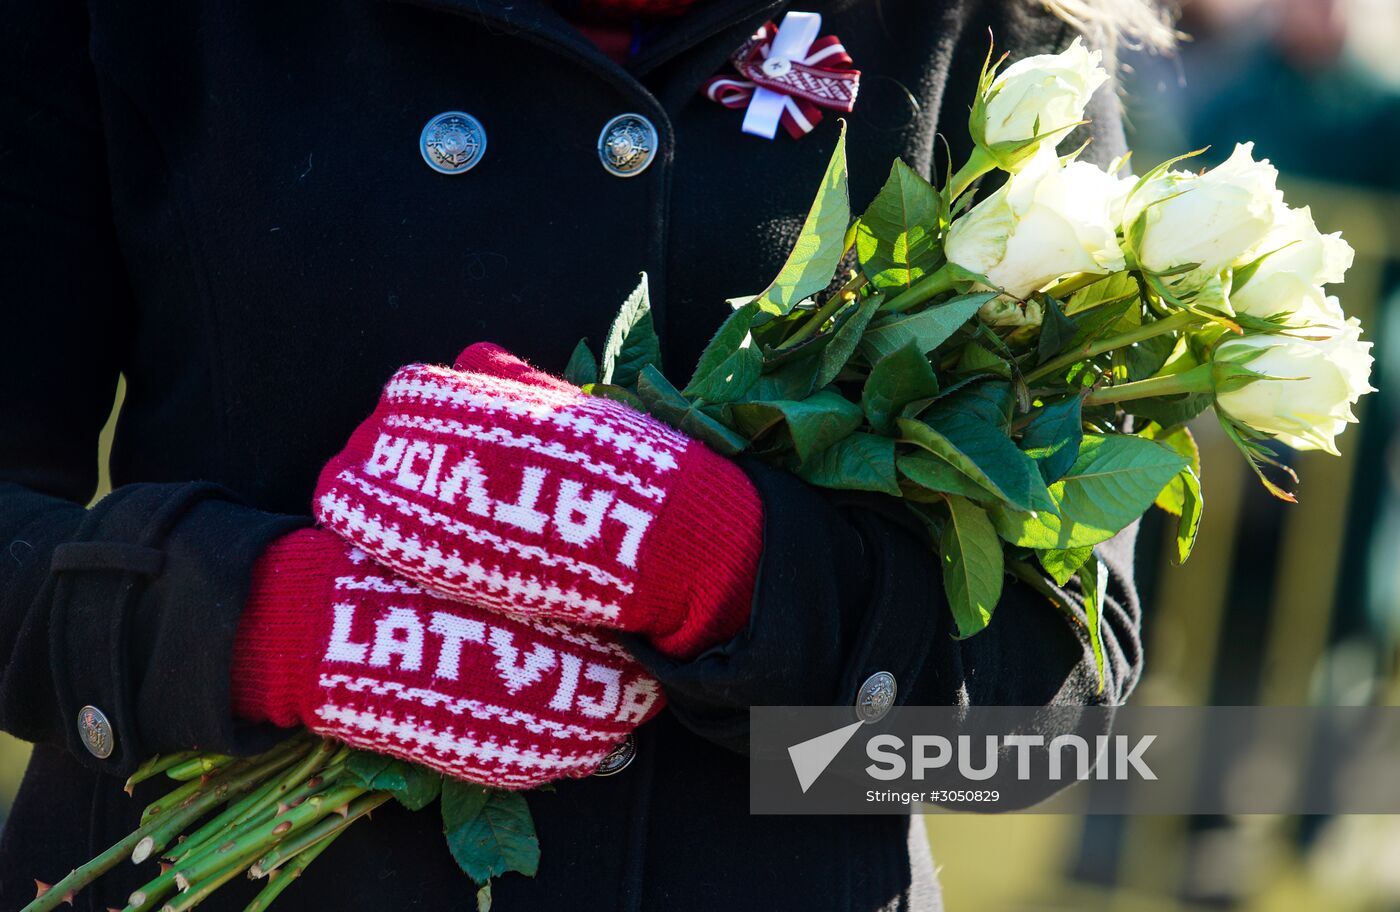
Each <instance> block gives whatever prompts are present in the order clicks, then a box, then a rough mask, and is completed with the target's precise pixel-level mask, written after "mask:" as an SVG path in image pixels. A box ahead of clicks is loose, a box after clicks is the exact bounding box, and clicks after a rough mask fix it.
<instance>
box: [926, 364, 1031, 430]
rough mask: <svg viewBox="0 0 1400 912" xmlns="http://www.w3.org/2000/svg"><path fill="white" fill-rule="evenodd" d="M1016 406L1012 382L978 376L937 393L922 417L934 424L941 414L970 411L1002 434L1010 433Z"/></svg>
mask: <svg viewBox="0 0 1400 912" xmlns="http://www.w3.org/2000/svg"><path fill="white" fill-rule="evenodd" d="M1015 407H1016V397H1015V395H1014V394H1013V393H1012V392H1011V384H1010V383H1007V382H1005V381H1003V380H994V379H990V378H987V377H978V378H975V379H973V380H972V381H971V382H970V383H964V384H962V385H960V386H959V387H957V388H956V389H955V388H953V387H949V388H948V389H946V390H944V394H943V395H940V396H938V397H937V401H936V402H935V403H934V404H933V407H932V408H930V409H929V410H928V414H927V415H926V416H925V420H927V421H929V422H930V423H933V424H936V423H937V422H938V421H940V420H943V419H944V418H951V417H953V416H956V415H970V416H972V417H974V418H980V419H981V420H983V421H985V422H987V423H988V424H990V425H991V426H992V427H994V428H996V429H998V430H999V431H1001V433H1002V434H1003V435H1009V434H1010V433H1011V415H1012V410H1013V409H1014V408H1015Z"/></svg>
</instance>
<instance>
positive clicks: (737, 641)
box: [631, 462, 1142, 752]
mask: <svg viewBox="0 0 1400 912" xmlns="http://www.w3.org/2000/svg"><path fill="white" fill-rule="evenodd" d="M745 467H746V468H747V469H748V471H749V473H750V477H751V478H752V479H753V481H754V484H755V485H756V486H757V487H758V489H759V491H760V493H761V494H762V495H763V500H764V505H765V518H764V551H763V558H762V560H761V562H760V565H759V576H758V583H757V586H756V588H755V594H754V601H753V613H752V615H751V616H750V620H749V626H748V628H747V629H746V630H745V631H743V632H742V633H741V634H740V635H739V636H737V637H735V638H734V639H733V640H731V641H729V642H727V643H724V644H722V645H720V646H716V647H714V648H712V649H710V650H708V651H707V652H704V653H702V654H701V655H699V656H697V657H696V658H695V659H694V660H692V661H689V662H677V661H673V660H670V659H667V658H666V657H665V656H663V655H661V654H660V653H657V652H656V651H655V650H653V649H651V648H650V647H648V646H647V645H646V644H645V643H643V642H640V641H634V642H633V643H632V644H631V645H632V646H633V648H634V649H635V651H636V652H637V653H638V655H639V656H640V657H641V659H642V660H643V662H644V663H645V664H647V665H648V666H649V667H650V668H651V669H652V671H653V673H655V674H656V676H657V677H658V678H659V679H660V680H661V682H662V684H663V685H664V686H665V688H666V692H667V696H668V698H669V701H670V707H671V709H672V710H673V711H674V712H675V713H676V714H677V715H678V716H679V718H680V719H681V721H682V722H683V723H685V724H686V725H687V726H688V727H689V728H691V729H692V730H693V731H695V732H697V733H698V734H700V735H702V736H704V737H706V738H708V739H710V740H712V741H715V742H717V743H720V744H722V745H724V746H726V747H729V748H732V749H734V750H737V751H741V752H743V751H746V750H747V747H748V709H749V707H750V706H752V705H768V706H839V705H850V706H853V705H854V703H855V700H856V696H857V693H858V692H859V690H860V686H861V684H863V683H864V682H865V680H866V679H867V678H868V677H869V676H870V675H872V674H874V673H875V672H878V671H885V672H889V673H890V674H891V675H893V676H894V679H895V683H896V687H897V693H896V697H895V702H896V704H898V705H917V706H1048V705H1063V706H1088V705H1096V704H1105V705H1116V704H1118V703H1121V702H1122V701H1123V700H1124V699H1126V698H1127V696H1128V694H1129V693H1130V692H1131V691H1132V689H1133V686H1134V685H1135V684H1136V683H1137V679H1138V675H1139V673H1140V671H1141V667H1142V651H1141V646H1140V642H1139V629H1140V626H1141V614H1140V608H1139V604H1138V598H1137V592H1136V590H1135V588H1134V585H1133V545H1134V541H1135V539H1136V536H1137V526H1136V524H1134V525H1132V526H1129V527H1128V528H1127V529H1125V530H1124V531H1123V532H1120V533H1119V534H1118V535H1117V536H1116V537H1115V538H1113V539H1111V540H1109V541H1108V542H1105V543H1104V544H1102V545H1099V546H1098V547H1097V549H1096V551H1097V553H1098V555H1099V557H1100V559H1101V560H1102V561H1103V563H1104V565H1105V566H1106V567H1107V569H1108V575H1109V583H1108V589H1107V594H1106V597H1105V600H1104V606H1103V640H1104V650H1105V664H1106V669H1105V672H1106V674H1105V682H1104V687H1103V689H1102V691H1100V690H1099V687H1098V675H1097V671H1096V669H1095V662H1094V657H1093V652H1092V650H1091V649H1090V646H1089V639H1088V633H1087V631H1088V627H1087V624H1086V619H1085V615H1084V610H1083V598H1082V596H1081V595H1080V594H1079V593H1078V592H1077V591H1075V590H1073V589H1056V590H1055V591H1057V593H1058V595H1059V596H1060V598H1061V600H1062V601H1063V602H1064V603H1066V604H1068V605H1069V606H1071V609H1072V610H1071V613H1070V615H1068V616H1067V615H1066V613H1065V612H1064V611H1063V610H1062V609H1061V608H1060V607H1058V606H1056V605H1055V604H1054V603H1052V602H1051V601H1050V599H1048V598H1047V597H1046V596H1045V595H1043V594H1041V593H1040V592H1037V591H1036V590H1035V589H1033V588H1031V587H1030V586H1029V585H1027V584H1025V583H1022V582H1018V581H1015V580H1013V579H1010V578H1008V579H1007V581H1006V585H1005V587H1004V589H1003V590H1002V596H1001V602H1000V603H999V604H998V606H997V609H996V612H995V613H994V614H993V615H992V620H991V623H989V624H988V626H987V628H986V629H985V630H983V631H982V632H981V633H978V634H977V635H975V636H972V637H969V638H967V639H961V640H960V639H958V638H957V629H956V627H955V626H954V623H953V619H952V614H951V612H950V611H949V610H948V605H947V602H946V600H945V599H944V596H943V584H942V577H941V575H940V571H939V566H938V562H937V560H936V558H935V557H934V555H933V554H931V553H930V551H929V548H928V544H927V542H926V541H925V540H924V539H923V538H922V537H921V535H920V533H919V532H918V531H917V530H915V529H912V528H910V527H909V526H908V525H907V524H906V523H905V522H904V521H903V519H902V517H900V516H899V515H898V511H899V510H900V507H899V505H898V504H894V505H892V508H891V505H888V504H886V505H881V504H878V503H875V502H873V501H869V500H864V499H861V500H854V499H846V498H830V497H828V496H827V495H826V494H824V493H822V492H819V491H817V490H815V489H813V488H811V487H809V486H807V485H806V484H804V483H803V482H801V481H799V480H797V479H795V478H793V477H792V476H790V475H787V474H786V473H783V472H779V471H776V470H773V469H770V468H767V467H766V466H762V465H759V464H757V463H753V462H748V463H746V464H745ZM1046 585H1047V586H1050V587H1051V588H1052V589H1054V588H1055V587H1054V586H1053V584H1052V583H1050V581H1049V580H1046ZM853 718H854V717H853Z"/></svg>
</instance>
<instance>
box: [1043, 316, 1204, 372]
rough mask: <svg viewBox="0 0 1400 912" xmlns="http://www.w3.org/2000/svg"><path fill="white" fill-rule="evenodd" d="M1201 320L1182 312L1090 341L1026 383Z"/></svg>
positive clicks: (1187, 326)
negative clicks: (1115, 334)
mask: <svg viewBox="0 0 1400 912" xmlns="http://www.w3.org/2000/svg"><path fill="white" fill-rule="evenodd" d="M1201 321H1202V318H1201V317H1198V316H1197V315H1196V314H1193V313H1191V311H1189V310H1179V311H1177V312H1176V313H1174V314H1172V315H1171V316H1169V317H1163V318H1162V319H1160V320H1152V321H1151V322H1148V323H1144V324H1142V325H1141V326H1139V327H1138V328H1137V329H1133V330H1129V331H1128V332H1125V333H1123V334H1121V335H1117V336H1110V337H1109V338H1107V339H1100V340H1098V341H1097V342H1086V343H1084V344H1083V345H1081V346H1079V347H1078V348H1075V349H1073V350H1072V351H1067V352H1065V353H1064V354H1062V355H1060V356H1058V357H1055V358H1051V359H1050V360H1049V361H1046V362H1045V363H1044V364H1042V365H1040V367H1037V368H1036V369H1035V370H1033V371H1031V372H1029V373H1027V374H1026V375H1025V377H1024V380H1025V381H1026V383H1034V382H1035V381H1036V380H1040V379H1042V378H1044V377H1050V376H1053V375H1054V374H1057V373H1059V372H1060V371H1062V370H1064V369H1065V368H1067V367H1070V366H1071V365H1074V364H1077V363H1079V362H1080V361H1083V360H1084V359H1085V358H1092V357H1094V356H1095V355H1101V354H1103V353H1104V352H1107V351H1113V350H1114V349H1115V348H1124V347H1126V346H1128V345H1133V344H1136V343H1138V342H1142V341H1143V340H1145V339H1151V338H1153V337H1154V336H1160V335H1163V334H1165V333H1169V332H1176V331H1177V330H1181V329H1187V328H1189V327H1191V326H1194V325H1196V324H1197V323H1200V322H1201Z"/></svg>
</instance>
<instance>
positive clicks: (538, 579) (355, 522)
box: [314, 344, 763, 657]
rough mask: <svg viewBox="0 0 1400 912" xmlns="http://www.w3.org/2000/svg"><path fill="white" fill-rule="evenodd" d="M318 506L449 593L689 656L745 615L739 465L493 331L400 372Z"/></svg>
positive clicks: (739, 624)
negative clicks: (547, 369)
mask: <svg viewBox="0 0 1400 912" xmlns="http://www.w3.org/2000/svg"><path fill="white" fill-rule="evenodd" d="M314 507H315V512H316V515H317V516H318V517H319V518H320V520H321V522H323V523H324V524H325V525H326V526H327V527H328V528H330V529H332V530H334V531H336V532H338V533H340V534H341V535H343V536H344V537H345V538H346V539H348V540H350V541H351V542H353V543H354V544H356V545H358V546H359V547H360V548H363V549H364V550H365V551H366V552H368V553H369V554H371V555H373V556H374V557H375V558H376V559H377V560H379V561H380V562H382V563H384V564H386V565H388V566H390V567H393V568H394V569H395V570H398V571H399V572H400V573H402V574H404V575H405V576H407V577H410V578H411V579H414V580H417V581H418V582H420V583H422V584H423V585H425V586H428V587H431V588H432V589H434V590H437V591H439V592H442V593H444V594H446V595H448V596H450V597H452V598H458V599H461V600H463V601H466V602H470V603H472V604H476V605H484V606H488V607H492V608H496V609H499V610H501V611H504V612H509V613H512V614H516V615H530V616H543V617H553V618H559V619H564V620H569V621H577V622H580V623H586V624H598V625H603V626H609V627H617V628H621V629H623V630H631V631H639V632H641V633H645V634H646V635H647V636H649V637H650V638H651V640H652V641H653V642H654V643H655V644H656V645H657V647H658V648H659V649H661V650H663V651H665V652H667V653H669V654H671V655H673V656H679V657H688V656H691V655H693V654H695V653H697V652H699V651H700V650H701V649H704V648H705V647H707V646H710V645H712V644H715V643H718V642H722V641H724V640H726V639H728V638H730V637H732V636H733V635H734V634H736V633H737V632H738V631H739V630H741V629H742V628H743V626H744V625H745V624H746V623H747V622H748V614H749V602H750V600H751V598H752V592H753V583H754V576H755V573H756V572H757V565H758V557H759V552H760V550H761V547H762V541H761V539H762V519H763V513H762V505H761V503H760V501H759V499H758V495H757V493H756V492H755V491H754V488H753V486H752V484H751V483H750V482H749V480H748V477H747V476H746V475H744V473H743V471H742V470H740V469H739V468H738V467H737V466H735V465H734V464H733V463H731V462H730V461H728V460H727V459H724V458H723V457H721V456H719V455H717V454H715V453H714V452H712V451H711V450H710V449H708V448H707V447H705V446H704V445H703V444H701V443H698V442H696V441H694V440H691V439H689V438H687V437H685V436H684V435H682V434H679V433H677V432H676V431H674V430H671V429H670V428H668V427H666V426H665V425H663V424H661V423H660V422H659V421H656V420H654V419H652V418H651V417H649V416H647V415H643V414H641V413H640V412H637V411H635V410H633V409H631V408H629V407H627V406H626V405H623V404H622V403H620V402H616V401H614V400H611V399H602V398H597V397H594V396H588V395H586V394H584V393H583V392H582V391H581V390H579V389H578V388H577V387H575V386H573V385H571V384H568V383H565V382H564V381H563V380H559V379H557V378H555V377H551V376H549V375H548V374H544V373H541V372H539V371H537V370H535V369H534V368H531V367H530V366H529V365H527V364H525V363H524V362H523V361H521V360H519V359H518V358H516V357H514V356H513V355H511V354H509V353H507V352H506V351H504V350H503V349H500V348H498V347H496V346H494V345H486V344H481V345H473V346H472V347H470V348H468V349H467V350H466V351H464V352H463V353H462V354H461V356H460V357H459V358H458V359H457V365H456V368H455V369H448V368H445V367H432V366H428V365H423V364H413V365H409V366H408V367H405V368H402V369H400V370H399V371H398V373H396V374H395V375H394V376H393V378H392V379H391V380H390V381H389V385H388V386H387V387H385V389H384V394H383V395H382V396H381V397H380V400H379V405H378V407H377V408H376V409H375V411H374V414H373V415H371V416H370V417H369V419H368V420H366V421H365V422H364V423H363V424H361V425H360V427H359V428H358V429H357V430H356V431H355V433H354V435H353V436H352V437H351V438H350V442H349V443H348V444H347V445H346V447H345V449H344V450H342V451H341V452H340V453H339V454H338V455H337V456H336V457H335V458H334V459H332V460H331V461H330V462H329V463H328V464H327V465H326V467H325V469H324V470H322V472H321V478H320V483H319V484H318V485H317V487H316V497H315V503H314Z"/></svg>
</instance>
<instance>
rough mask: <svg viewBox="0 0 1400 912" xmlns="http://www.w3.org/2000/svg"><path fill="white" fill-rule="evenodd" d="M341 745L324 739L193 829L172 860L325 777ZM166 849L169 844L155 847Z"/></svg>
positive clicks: (182, 856)
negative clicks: (285, 770) (297, 787)
mask: <svg viewBox="0 0 1400 912" xmlns="http://www.w3.org/2000/svg"><path fill="white" fill-rule="evenodd" d="M336 749H337V745H335V744H334V743H333V742H330V741H323V742H321V744H320V745H318V746H317V747H315V748H314V749H312V751H311V753H309V754H307V755H306V757H304V758H303V759H302V761H301V762H300V763H298V764H297V765H296V767H294V768H293V769H292V770H291V771H290V772H289V773H286V774H284V775H282V776H279V777H278V778H276V779H272V780H271V781H269V782H267V783H266V784H265V785H263V786H262V787H261V788H259V789H258V790H256V791H255V792H253V793H252V794H251V795H249V796H248V797H246V798H244V799H243V800H242V801H239V802H237V803H235V804H232V805H230V806H229V807H228V809H227V810H225V811H224V812H223V813H222V814H220V815H219V816H217V817H215V818H214V819H213V820H211V821H209V822H208V823H206V824H205V825H204V826H202V827H200V828H199V829H198V830H196V831H195V832H193V833H191V834H190V835H189V837H188V838H186V839H185V840H184V842H182V843H180V852H179V856H178V857H177V858H175V859H172V860H176V861H178V860H180V859H181V858H188V857H189V856H190V855H192V854H194V852H195V851H196V850H198V849H199V848H201V847H202V846H203V845H204V844H205V843H207V842H210V841H212V840H214V839H217V838H219V836H220V835H221V834H223V833H224V832H225V831H232V830H233V829H234V828H235V827H237V826H238V825H239V824H242V823H243V822H245V821H246V820H248V819H250V818H251V817H253V816H256V815H257V812H258V811H260V810H261V809H262V808H263V807H266V806H268V805H274V803H275V801H276V800H277V799H278V798H280V797H281V796H282V795H285V794H286V793H287V792H288V791H290V790H291V788H292V786H294V785H298V784H303V785H305V784H309V783H310V780H312V779H320V780H321V781H322V782H324V781H325V779H326V777H327V773H324V772H322V773H321V774H320V775H319V776H317V775H316V773H318V772H319V771H320V770H321V768H322V766H323V765H324V764H325V763H326V762H327V760H328V758H329V756H330V754H331V752H333V751H335V750H336ZM153 848H156V849H157V850H163V849H164V848H165V846H163V845H162V846H159V847H153Z"/></svg>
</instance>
